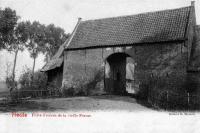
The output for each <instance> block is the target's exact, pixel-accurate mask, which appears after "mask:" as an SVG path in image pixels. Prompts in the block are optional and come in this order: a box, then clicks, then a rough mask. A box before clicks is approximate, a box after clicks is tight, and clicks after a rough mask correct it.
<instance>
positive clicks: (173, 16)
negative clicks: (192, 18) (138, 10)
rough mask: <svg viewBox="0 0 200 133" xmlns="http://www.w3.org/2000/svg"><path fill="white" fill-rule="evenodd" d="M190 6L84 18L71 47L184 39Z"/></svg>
mask: <svg viewBox="0 0 200 133" xmlns="http://www.w3.org/2000/svg"><path fill="white" fill-rule="evenodd" d="M189 12H190V7H184V8H178V9H173V10H164V11H157V12H149V13H144V14H138V15H130V16H120V17H113V18H104V19H96V20H87V21H81V22H80V24H79V26H78V28H77V30H76V33H75V35H74V37H73V38H72V40H71V43H70V45H69V47H68V48H69V49H70V48H83V47H93V46H106V45H119V44H120V45H125V44H134V43H145V42H160V41H169V40H170V41H174V40H178V39H180V40H181V39H185V38H184V37H185V30H186V27H187V23H188V19H189Z"/></svg>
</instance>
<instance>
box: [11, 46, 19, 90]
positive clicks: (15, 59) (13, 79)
mask: <svg viewBox="0 0 200 133" xmlns="http://www.w3.org/2000/svg"><path fill="white" fill-rule="evenodd" d="M18 51H19V50H18V49H17V50H16V51H15V58H14V64H13V65H14V66H13V71H12V81H13V86H12V87H15V68H16V62H17V54H18Z"/></svg>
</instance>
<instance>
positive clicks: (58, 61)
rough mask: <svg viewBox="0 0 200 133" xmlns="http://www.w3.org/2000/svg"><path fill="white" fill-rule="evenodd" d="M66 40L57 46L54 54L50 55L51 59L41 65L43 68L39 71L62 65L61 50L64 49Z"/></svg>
mask: <svg viewBox="0 0 200 133" xmlns="http://www.w3.org/2000/svg"><path fill="white" fill-rule="evenodd" d="M67 42H68V39H67V40H66V41H65V43H63V44H62V45H61V46H60V47H59V49H58V51H57V52H56V54H55V55H54V56H53V57H52V59H51V60H50V61H48V62H47V63H46V64H45V65H44V66H43V68H42V69H41V70H40V71H42V72H45V71H49V70H52V69H55V68H57V67H60V66H61V65H62V63H63V51H64V49H65V45H66V44H67Z"/></svg>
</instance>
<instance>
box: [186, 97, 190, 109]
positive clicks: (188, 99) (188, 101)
mask: <svg viewBox="0 0 200 133" xmlns="http://www.w3.org/2000/svg"><path fill="white" fill-rule="evenodd" d="M187 104H188V110H189V107H190V93H187Z"/></svg>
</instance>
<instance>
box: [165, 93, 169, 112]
mask: <svg viewBox="0 0 200 133" xmlns="http://www.w3.org/2000/svg"><path fill="white" fill-rule="evenodd" d="M168 98H169V94H168V91H167V108H166V110H167V109H168V101H169V99H168Z"/></svg>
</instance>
